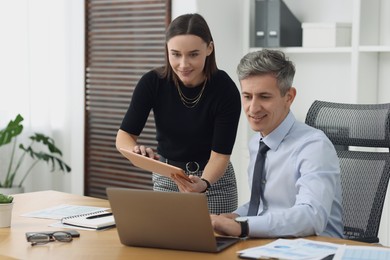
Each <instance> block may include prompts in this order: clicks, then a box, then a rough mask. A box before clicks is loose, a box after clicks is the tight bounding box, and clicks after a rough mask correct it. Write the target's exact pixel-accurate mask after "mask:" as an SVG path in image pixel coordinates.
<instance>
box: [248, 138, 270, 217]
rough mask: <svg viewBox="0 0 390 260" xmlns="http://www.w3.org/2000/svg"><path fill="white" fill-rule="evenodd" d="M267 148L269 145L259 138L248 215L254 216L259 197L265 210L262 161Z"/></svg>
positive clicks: (257, 209)
mask: <svg viewBox="0 0 390 260" xmlns="http://www.w3.org/2000/svg"><path fill="white" fill-rule="evenodd" d="M268 150H269V147H268V146H267V145H266V144H265V143H263V141H262V140H260V145H259V151H258V153H257V157H256V162H255V168H254V171H253V180H252V193H251V200H250V202H249V210H248V216H256V215H257V212H258V211H259V205H260V198H261V200H262V201H263V209H264V210H267V206H268V205H267V202H266V201H265V199H264V186H265V176H263V175H265V174H264V173H263V170H264V162H265V154H266V153H267V151H268Z"/></svg>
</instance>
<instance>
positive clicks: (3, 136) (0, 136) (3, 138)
mask: <svg viewBox="0 0 390 260" xmlns="http://www.w3.org/2000/svg"><path fill="white" fill-rule="evenodd" d="M22 121H23V117H22V116H21V115H20V114H18V115H17V116H16V118H15V120H14V121H12V120H11V121H10V122H9V123H8V125H7V127H6V128H4V129H3V130H0V146H2V145H5V144H8V143H10V142H11V141H12V138H14V137H16V136H18V135H19V134H20V133H21V132H22V131H23V125H21V124H20V122H22Z"/></svg>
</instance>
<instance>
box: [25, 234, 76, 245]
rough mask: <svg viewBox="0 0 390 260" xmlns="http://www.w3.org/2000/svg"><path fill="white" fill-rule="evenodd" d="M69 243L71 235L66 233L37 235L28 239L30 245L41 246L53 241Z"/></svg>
mask: <svg viewBox="0 0 390 260" xmlns="http://www.w3.org/2000/svg"><path fill="white" fill-rule="evenodd" d="M55 240H57V241H59V242H70V241H72V240H73V238H72V235H71V234H70V233H67V232H54V233H53V234H44V233H37V234H34V235H32V236H31V237H30V238H29V241H30V242H31V245H33V246H35V245H42V244H46V243H49V242H53V241H55Z"/></svg>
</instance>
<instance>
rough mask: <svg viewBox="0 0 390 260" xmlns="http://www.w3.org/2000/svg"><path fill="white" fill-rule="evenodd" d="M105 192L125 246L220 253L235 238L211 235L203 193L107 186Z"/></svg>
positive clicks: (234, 241)
mask: <svg viewBox="0 0 390 260" xmlns="http://www.w3.org/2000/svg"><path fill="white" fill-rule="evenodd" d="M107 195H108V200H109V201H110V205H111V209H112V212H113V214H114V218H115V223H116V227H117V231H118V234H119V239H120V241H121V243H122V244H124V245H126V246H137V247H153V248H166V249H177V250H189V251H199V252H220V251H222V250H223V249H225V248H227V247H228V246H230V245H233V244H234V243H236V242H238V241H239V238H235V237H221V236H215V235H214V231H213V228H212V225H211V219H210V216H209V211H208V207H207V198H206V195H205V194H202V193H180V192H158V191H151V190H135V189H125V188H107Z"/></svg>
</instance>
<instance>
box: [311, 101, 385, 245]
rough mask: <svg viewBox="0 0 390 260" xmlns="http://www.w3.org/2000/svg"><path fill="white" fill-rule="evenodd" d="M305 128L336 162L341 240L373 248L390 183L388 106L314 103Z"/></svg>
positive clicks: (376, 240)
mask: <svg viewBox="0 0 390 260" xmlns="http://www.w3.org/2000/svg"><path fill="white" fill-rule="evenodd" d="M305 123H306V124H308V125H310V126H312V127H315V128H318V129H321V130H322V131H323V132H324V133H325V134H326V135H327V136H328V138H329V139H330V140H331V141H332V143H333V144H334V146H335V148H336V151H337V155H338V157H339V159H340V168H341V186H342V193H343V199H342V205H343V211H344V212H343V221H344V235H345V238H346V239H351V240H356V241H362V242H368V243H378V242H379V238H378V231H379V224H380V220H381V216H382V210H383V204H384V201H385V197H386V191H387V186H388V182H389V177H390V154H389V148H390V137H389V135H390V132H389V131H390V126H389V124H390V103H389V104H342V103H331V102H325V101H318V100H316V101H314V102H313V104H312V105H311V107H310V108H309V111H308V113H307V116H306V120H305Z"/></svg>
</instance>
